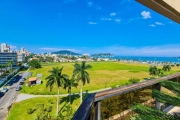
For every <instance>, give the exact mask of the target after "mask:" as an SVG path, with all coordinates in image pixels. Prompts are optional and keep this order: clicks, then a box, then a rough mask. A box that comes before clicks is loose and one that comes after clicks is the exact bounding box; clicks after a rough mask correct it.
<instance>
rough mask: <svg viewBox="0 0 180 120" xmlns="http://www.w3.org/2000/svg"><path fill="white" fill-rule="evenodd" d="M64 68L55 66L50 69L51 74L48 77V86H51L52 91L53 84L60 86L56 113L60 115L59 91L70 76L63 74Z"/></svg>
mask: <svg viewBox="0 0 180 120" xmlns="http://www.w3.org/2000/svg"><path fill="white" fill-rule="evenodd" d="M62 70H63V67H62V68H60V69H59V68H58V67H56V68H55V67H53V68H52V70H50V71H49V73H50V75H49V76H48V77H47V78H46V79H47V80H48V81H47V83H46V87H48V86H49V87H50V91H52V88H53V85H54V84H56V85H57V88H58V96H57V110H56V115H58V108H59V94H60V93H59V92H60V87H63V88H64V87H65V84H66V81H67V79H68V78H69V76H68V75H66V74H62Z"/></svg>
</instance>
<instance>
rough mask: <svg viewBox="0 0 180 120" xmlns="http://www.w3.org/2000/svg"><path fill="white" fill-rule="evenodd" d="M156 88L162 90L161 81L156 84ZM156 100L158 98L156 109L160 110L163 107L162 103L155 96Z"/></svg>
mask: <svg viewBox="0 0 180 120" xmlns="http://www.w3.org/2000/svg"><path fill="white" fill-rule="evenodd" d="M155 89H156V90H159V91H161V84H160V83H157V84H156V85H155ZM155 100H156V105H155V107H156V109H158V110H160V109H161V105H160V104H161V103H160V102H159V101H158V100H157V99H156V98H155Z"/></svg>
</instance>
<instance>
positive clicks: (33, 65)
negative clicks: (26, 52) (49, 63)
mask: <svg viewBox="0 0 180 120" xmlns="http://www.w3.org/2000/svg"><path fill="white" fill-rule="evenodd" d="M29 65H30V67H31V68H32V69H34V68H36V69H37V68H41V64H40V63H39V61H38V60H32V61H31V62H30V63H29Z"/></svg>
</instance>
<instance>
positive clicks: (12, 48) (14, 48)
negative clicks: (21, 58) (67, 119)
mask: <svg viewBox="0 0 180 120" xmlns="http://www.w3.org/2000/svg"><path fill="white" fill-rule="evenodd" d="M9 46H10V48H11V50H16V49H17V46H14V45H9Z"/></svg>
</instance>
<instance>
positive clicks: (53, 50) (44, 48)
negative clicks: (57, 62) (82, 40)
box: [39, 47, 80, 52]
mask: <svg viewBox="0 0 180 120" xmlns="http://www.w3.org/2000/svg"><path fill="white" fill-rule="evenodd" d="M39 49H40V50H45V51H52V52H55V51H59V50H69V51H73V52H80V50H77V49H69V48H64V49H63V48H50V47H43V48H39Z"/></svg>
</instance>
